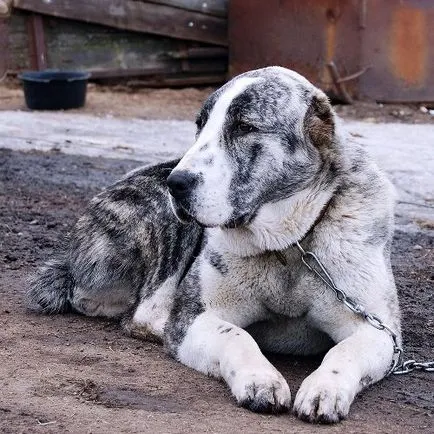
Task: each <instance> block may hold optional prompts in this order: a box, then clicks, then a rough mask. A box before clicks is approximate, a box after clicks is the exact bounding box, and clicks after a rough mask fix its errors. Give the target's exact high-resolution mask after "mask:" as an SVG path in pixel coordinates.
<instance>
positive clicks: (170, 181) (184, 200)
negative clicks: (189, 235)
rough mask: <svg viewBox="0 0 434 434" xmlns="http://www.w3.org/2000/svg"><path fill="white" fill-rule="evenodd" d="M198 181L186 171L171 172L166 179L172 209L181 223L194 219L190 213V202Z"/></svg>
mask: <svg viewBox="0 0 434 434" xmlns="http://www.w3.org/2000/svg"><path fill="white" fill-rule="evenodd" d="M198 181H199V179H198V177H197V176H196V175H194V174H192V173H190V172H187V171H186V170H180V171H173V172H172V173H171V174H170V175H169V177H168V178H167V181H166V182H167V187H168V190H169V193H170V196H171V198H170V202H171V204H172V209H173V212H174V213H175V215H176V217H177V218H178V220H179V221H181V222H182V223H189V222H191V221H192V220H193V219H194V218H193V216H192V214H191V211H190V207H191V204H190V201H191V199H192V196H193V191H194V189H195V187H196V186H197V184H198Z"/></svg>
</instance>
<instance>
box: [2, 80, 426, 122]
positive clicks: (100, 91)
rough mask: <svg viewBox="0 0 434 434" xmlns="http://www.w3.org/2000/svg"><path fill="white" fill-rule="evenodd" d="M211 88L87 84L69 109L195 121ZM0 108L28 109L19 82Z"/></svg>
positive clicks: (416, 117) (388, 108) (414, 116)
mask: <svg viewBox="0 0 434 434" xmlns="http://www.w3.org/2000/svg"><path fill="white" fill-rule="evenodd" d="M213 90H214V88H212V87H203V88H193V87H189V88H182V89H149V88H135V87H130V86H127V85H117V86H115V87H113V86H110V87H109V86H101V85H97V84H95V83H90V84H89V85H88V92H87V98H86V106H85V107H84V108H81V109H78V110H71V111H70V112H72V113H74V112H79V113H89V114H95V115H99V116H116V117H126V118H129V117H136V118H140V119H180V120H194V119H195V116H196V114H197V112H198V110H199V108H200V106H201V104H202V102H203V101H204V100H205V99H206V97H207V96H208V95H209V94H210V93H211V92H212V91H213ZM433 108H434V106H433V107H426V106H424V105H420V104H376V103H372V102H360V101H359V102H356V103H354V104H353V105H336V106H335V109H336V111H337V113H338V114H339V115H340V116H342V117H344V118H349V119H360V120H364V121H367V122H403V123H415V124H416V123H434V113H433V114H431V113H430V109H433ZM0 110H28V109H27V108H26V105H25V102H24V95H23V91H22V87H21V84H20V82H19V81H18V80H17V79H12V78H8V79H7V80H6V81H4V82H3V83H0Z"/></svg>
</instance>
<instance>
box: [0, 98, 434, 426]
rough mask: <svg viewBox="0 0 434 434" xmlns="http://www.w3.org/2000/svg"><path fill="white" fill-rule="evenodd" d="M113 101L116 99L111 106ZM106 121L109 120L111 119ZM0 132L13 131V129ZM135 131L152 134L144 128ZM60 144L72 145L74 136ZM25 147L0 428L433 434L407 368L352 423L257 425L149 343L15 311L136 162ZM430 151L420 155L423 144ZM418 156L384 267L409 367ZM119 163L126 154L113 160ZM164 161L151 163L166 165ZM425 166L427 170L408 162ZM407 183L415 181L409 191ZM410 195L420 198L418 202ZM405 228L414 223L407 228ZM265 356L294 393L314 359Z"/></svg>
mask: <svg viewBox="0 0 434 434" xmlns="http://www.w3.org/2000/svg"><path fill="white" fill-rule="evenodd" d="M153 92H154V91H153ZM160 92H162V90H161V91H160ZM172 92H173V91H169V93H172ZM189 92H190V91H189ZM189 92H187V93H184V94H182V93H181V94H180V95H181V100H183V103H184V104H185V105H184V106H183V107H184V108H183V109H181V110H180V109H178V108H175V109H174V108H173V107H172V106H170V107H169V108H167V111H166V112H165V111H164V107H165V105H166V104H167V100H166V99H165V98H162V99H161V101H160V104H159V105H158V104H157V106H158V107H159V109H160V110H161V114H159V115H155V116H154V115H153V114H152V113H154V112H152V113H151V114H149V115H146V116H148V118H149V119H155V118H158V119H161V118H162V119H181V120H182V119H185V118H186V115H185V116H184V117H183V116H181V115H179V116H178V115H177V114H176V113H178V114H182V113H187V107H190V108H191V110H192V112H193V111H195V110H196V109H197V104H199V103H198V100H199V99H200V98H202V97H204V96H205V93H203V94H202V91H197V92H199V93H200V95H202V96H201V97H199V96H197V99H195V98H196V97H194V98H192V99H191V100H188V101H187V99H188V93H189ZM193 93H194V92H193ZM108 96H110V95H108ZM112 98H113V101H115V97H112ZM157 100H158V98H157V99H156V101H157ZM194 107H196V108H194ZM3 108H8V109H12V108H15V107H13V106H10V105H6V106H3ZM117 110H122V107H119V108H117ZM175 112H176V113H175ZM92 113H93V114H95V112H92ZM96 114H98V115H99V116H101V117H105V119H106V120H107V121H110V118H109V119H107V118H106V116H107V115H109V116H112V115H113V113H108V112H107V111H104V110H101V111H98V112H96ZM0 115H1V113H0ZM0 119H1V116H0ZM23 119H24V118H23ZM189 119H191V117H189ZM115 121H116V119H113V123H116V122H115ZM131 122H133V124H134V123H135V122H138V121H131ZM0 125H1V128H3V130H6V127H5V125H6V126H7V123H5V122H3V124H2V123H1V122H0ZM25 125H27V122H23V128H22V130H23V131H27V130H26V129H25ZM128 125H130V124H128ZM140 125H141V126H143V124H140ZM164 125H167V124H164ZM169 125H170V124H169ZM136 126H137V125H136ZM175 126H176V127H180V125H175ZM9 127H10V128H12V130H13V125H9ZM378 127H379V128H380V129H381V126H378ZM99 128H101V127H99ZM137 128H139V127H137ZM140 128H141V127H140ZM185 128H187V129H186V130H185V133H186V134H187V133H188V131H189V130H188V128H190V127H189V126H188V124H187V125H186V126H185ZM359 128H366V131H362V130H361V129H357V130H354V134H356V136H355V138H356V139H360V140H362V141H363V140H365V141H366V144H367V145H369V144H370V136H369V134H370V131H371V130H372V128H371V127H370V126H369V124H368V125H366V124H363V126H360V127H359ZM95 129H96V128H95ZM12 130H8V131H12ZM15 131H16V130H15ZM144 131H145V134H146V135H147V134H148V130H144ZM420 131H425V130H423V129H422V130H420ZM133 132H134V131H133ZM63 133H64V132H63V130H62V131H57V134H60V135H62V134H63ZM375 134H379V132H378V131H376V132H375ZM33 135H34V139H35V140H36V139H37V138H38V136H42V135H43V134H41V132H40V131H39V130H38V129H35V130H34V133H33ZM112 135H113V136H114V137H116V136H115V134H114V133H113V134H112ZM357 135H359V136H361V137H357ZM398 135H400V134H398ZM401 135H402V133H401ZM8 137H9V139H8ZM14 137H15V139H16V136H14V135H13V134H12V133H9V135H8V134H6V135H3V136H2V137H1V138H0V148H2V147H3V148H4V147H5V146H9V147H12V148H15V145H11V143H10V142H9V140H11V141H12V139H14ZM39 138H41V137H39ZM66 140H72V142H73V143H75V142H74V140H77V137H73V136H72V137H70V138H68V139H66ZM183 140H184V139H182V138H181V137H178V139H177V142H176V143H177V145H178V146H179V147H181V146H185V144H186V143H185V142H183ZM427 140H428V139H427ZM6 142H7V143H6ZM24 142H25V140H24ZM18 143H19V141H17V142H15V144H18ZM77 143H80V141H79V140H77ZM373 144H374V143H371V144H370V146H373ZM62 145H64V142H62ZM67 145H68V143H67ZM33 146H34V143H29V144H28V147H27V150H26V151H18V150H11V149H0V379H1V391H0V431H1V432H5V433H18V432H22V433H34V432H35V433H39V432H40V433H59V432H72V433H91V432H92V433H107V432H125V433H132V432H149V433H151V432H158V433H198V432H215V433H232V432H240V433H259V432H294V433H312V432H320V431H321V432H331V433H332V432H336V433H344V432H345V433H364V432H370V433H425V432H426V433H432V432H433V431H434V424H433V414H434V393H433V374H428V373H423V372H416V373H413V374H411V375H407V376H400V377H398V376H392V377H391V378H388V379H385V380H384V381H382V382H381V383H379V384H377V385H374V386H372V387H370V388H369V389H368V390H366V391H365V392H363V393H362V394H361V395H360V396H359V397H358V398H357V399H356V402H355V403H354V405H353V407H352V410H351V413H350V417H349V419H348V420H347V421H344V422H342V423H341V424H339V425H336V426H331V427H329V426H311V425H307V424H305V423H303V422H300V421H298V420H297V419H295V418H294V417H293V416H292V415H289V414H287V415H281V416H267V415H258V414H253V413H250V412H249V411H247V410H244V409H242V408H238V407H237V406H236V405H235V403H234V401H233V399H232V398H231V396H230V393H229V391H228V390H227V388H226V386H225V385H224V384H222V383H220V382H218V381H215V380H213V379H210V378H206V377H205V376H204V375H201V374H199V373H197V372H195V371H192V370H190V369H188V368H186V367H184V366H182V365H180V364H178V363H176V362H174V361H173V360H171V359H170V358H168V357H167V356H166V355H165V354H164V352H163V350H162V348H161V347H160V346H158V345H156V344H153V343H149V342H143V341H139V340H136V339H132V338H129V337H126V336H124V335H123V334H122V332H121V331H120V329H119V327H118V325H117V324H116V323H113V322H109V321H104V320H100V319H90V318H85V317H81V316H74V315H67V316H53V317H45V316H38V315H34V314H31V313H29V312H28V311H27V310H26V308H25V304H24V301H23V294H24V290H25V280H26V277H27V276H28V275H29V274H30V273H31V272H32V270H33V269H34V268H35V267H36V266H37V265H38V264H40V263H41V261H42V260H43V259H44V258H46V257H47V256H48V255H49V254H50V253H51V252H52V251H53V249H54V248H55V246H56V244H57V240H58V237H59V236H60V235H61V234H62V233H64V232H65V231H66V230H67V229H68V228H69V227H70V226H71V225H72V224H73V223H74V221H75V219H76V218H77V217H78V216H79V215H80V213H81V212H82V210H83V209H84V207H85V204H86V202H87V200H88V199H90V198H91V197H92V196H93V195H94V194H95V193H96V192H98V191H99V190H100V189H101V188H102V187H104V186H105V185H107V184H108V183H110V182H112V181H114V180H115V179H117V178H119V177H120V176H122V175H123V174H124V173H125V172H127V171H128V170H130V169H132V168H134V167H137V166H138V165H139V164H141V163H139V162H138V161H133V160H132V159H125V158H124V159H119V158H117V159H114V158H113V159H106V158H102V157H98V158H95V157H92V156H88V155H87V156H84V155H70V154H64V153H63V152H60V151H61V150H62V148H61V146H60V147H59V146H57V147H56V146H54V148H53V149H51V150H50V151H46V152H40V151H29V150H28V149H29V148H32V147H33ZM83 146H85V143H84V144H83ZM426 146H427V148H426V149H428V150H429V142H428V141H427V145H426ZM159 149H160V148H150V149H147V154H143V156H141V158H140V159H141V160H143V161H146V162H152V161H155V159H157V157H158V155H156V153H158V151H159ZM423 149H425V148H423ZM160 151H161V149H160ZM162 152H163V154H164V152H167V153H168V154H170V152H172V151H171V150H170V149H168V150H167V149H166V150H164V149H163V150H162ZM417 152H419V148H417V147H415V148H414V149H411V150H410V152H409V153H408V155H407V160H408V161H406V160H405V154H402V155H400V156H399V159H401V160H402V162H403V164H402V166H401V168H400V167H396V168H395V169H393V170H392V171H391V172H390V173H391V175H392V176H393V177H395V178H396V179H395V182H396V183H397V184H398V188H399V189H400V191H402V192H403V193H405V192H406V191H407V194H408V195H409V196H408V197H409V198H410V199H411V200H412V201H415V200H417V201H418V203H419V205H422V206H416V207H414V206H413V208H411V209H408V208H405V206H404V205H405V204H401V205H402V207H401V208H400V215H398V221H399V224H400V225H399V230H398V231H397V233H396V236H395V242H394V247H393V256H392V258H393V267H394V272H395V276H396V280H397V286H398V288H399V293H400V298H401V305H402V311H403V331H404V344H405V348H406V351H407V357H414V358H417V359H428V358H431V359H432V358H433V354H432V342H433V341H434V322H433V311H432V303H433V299H432V297H433V292H432V284H433V280H434V276H433V272H432V264H433V259H434V258H433V248H434V237H433V236H432V227H431V226H430V225H431V222H432V219H431V220H430V215H429V214H426V213H425V214H423V222H419V223H418V222H417V221H416V220H417V218H418V216H419V215H422V214H421V213H422V211H420V210H421V209H422V208H424V209H425V208H426V209H428V210H430V208H429V206H430V203H431V202H430V201H431V198H432V195H430V194H431V193H430V191H431V192H432V188H430V187H429V185H425V184H426V183H427V179H428V178H427V175H426V174H427V173H429V170H430V169H429V167H430V166H429V165H430V164H431V162H432V159H431V160H430V159H429V155H427V156H426V157H423V158H419V159H417V161H416V162H415V159H414V158H410V156H411V154H412V153H413V154H416V153H417ZM120 153H121V155H125V154H122V150H120ZM163 154H162V155H160V156H159V157H158V158H163V157H164V155H165V154H164V155H163ZM118 155H119V154H118ZM381 155H382V156H381ZM127 156H128V155H127ZM380 157H381V158H383V159H387V154H385V155H384V154H380ZM420 162H421V164H422V166H423V167H422V169H421V168H420V167H419V166H417V165H416V166H415V164H416V163H417V164H419V163H420ZM392 163H393V164H395V163H396V160H394V161H393V162H392ZM393 164H391V167H392V166H393ZM418 167H419V168H418ZM420 171H422V173H423V174H424V175H423V177H422V178H421V179H419V180H418V181H417V179H416V181H417V182H416V183H415V182H414V181H413V180H414V179H415V178H412V176H413V175H414V173H416V172H418V173H419V172H420ZM400 173H401V177H400ZM431 173H432V172H431ZM407 176H408V177H409V179H412V181H411V182H408V185H407V186H406V185H405V182H404V181H405V179H406V177H407ZM403 179H404V181H403ZM419 184H420V185H419ZM414 186H416V187H414ZM413 187H414V188H417V189H418V191H419V192H420V195H416V194H415V193H416V192H415V190H414V189H412V188H413ZM405 202H407V200H406V201H405ZM418 210H419V211H420V212H419V211H418ZM412 212H414V213H415V214H414V215H413V214H411V213H412ZM409 221H410V223H414V224H411V225H410V226H409V225H408V224H407V223H408V222H409ZM270 360H271V361H272V362H273V363H274V364H275V365H276V367H277V368H278V369H279V370H280V371H281V372H282V373H283V374H284V376H285V378H286V379H287V380H288V383H289V385H290V387H291V389H292V392H293V394H294V395H295V393H296V391H297V389H298V387H299V385H300V383H301V381H302V380H303V378H305V377H306V376H307V375H308V374H309V372H311V371H312V370H313V369H315V367H316V366H318V364H319V363H320V359H318V358H294V357H281V356H275V355H270Z"/></svg>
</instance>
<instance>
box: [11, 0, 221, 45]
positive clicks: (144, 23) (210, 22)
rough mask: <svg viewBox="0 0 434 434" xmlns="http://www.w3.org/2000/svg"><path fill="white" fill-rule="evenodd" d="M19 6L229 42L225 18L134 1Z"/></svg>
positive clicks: (27, 0)
mask: <svg viewBox="0 0 434 434" xmlns="http://www.w3.org/2000/svg"><path fill="white" fill-rule="evenodd" d="M14 6H15V7H16V8H19V9H23V10H27V11H32V12H38V13H42V14H46V15H52V16H57V17H63V18H69V19H74V20H79V21H85V22H89V23H98V24H104V25H106V26H110V27H114V28H118V29H124V30H133V31H137V32H146V33H153V34H157V35H164V36H170V37H173V38H180V39H187V40H193V41H201V42H209V43H213V44H218V45H227V22H226V19H225V18H221V17H215V16H211V15H206V14H202V13H198V12H193V11H187V10H183V9H179V8H175V7H172V6H167V5H163V4H156V3H144V2H142V1H133V0H123V1H119V0H118V1H114V0H110V1H107V0H92V1H89V0H51V1H50V2H44V1H41V0H15V3H14Z"/></svg>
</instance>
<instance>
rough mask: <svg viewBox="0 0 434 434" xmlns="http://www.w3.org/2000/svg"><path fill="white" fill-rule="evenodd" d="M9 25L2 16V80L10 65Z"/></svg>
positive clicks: (0, 34)
mask: <svg viewBox="0 0 434 434" xmlns="http://www.w3.org/2000/svg"><path fill="white" fill-rule="evenodd" d="M8 41H9V26H8V21H7V20H5V19H2V18H0V53H1V54H0V81H1V80H3V78H4V77H5V76H6V74H7V72H8V66H9V43H8Z"/></svg>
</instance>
